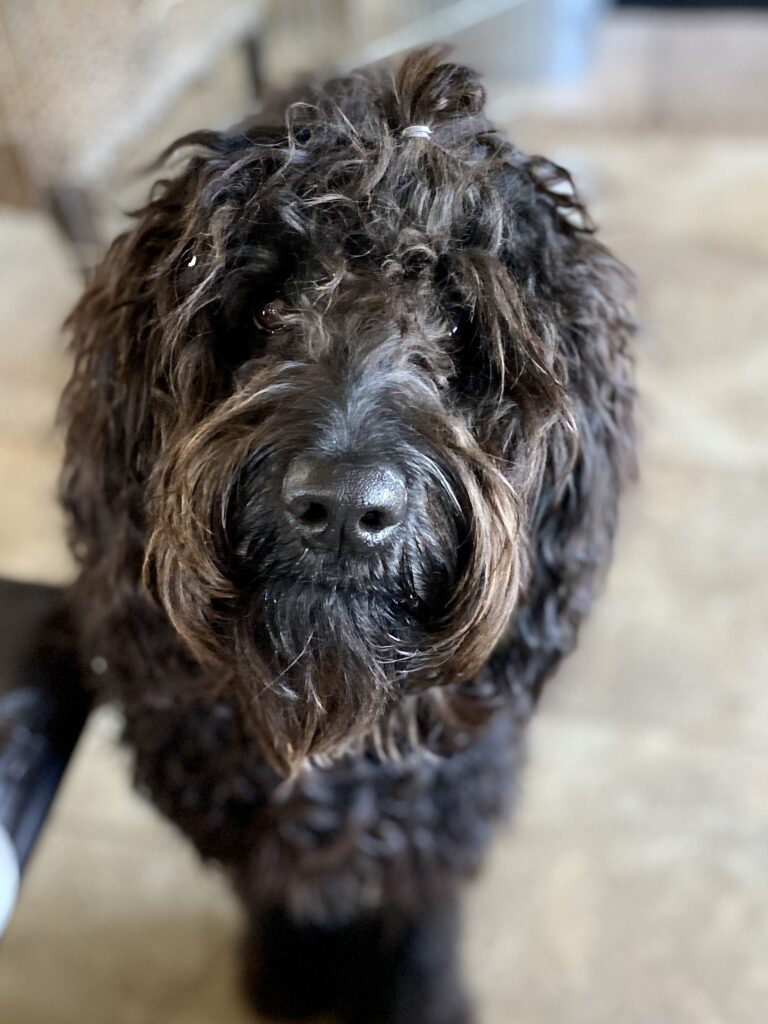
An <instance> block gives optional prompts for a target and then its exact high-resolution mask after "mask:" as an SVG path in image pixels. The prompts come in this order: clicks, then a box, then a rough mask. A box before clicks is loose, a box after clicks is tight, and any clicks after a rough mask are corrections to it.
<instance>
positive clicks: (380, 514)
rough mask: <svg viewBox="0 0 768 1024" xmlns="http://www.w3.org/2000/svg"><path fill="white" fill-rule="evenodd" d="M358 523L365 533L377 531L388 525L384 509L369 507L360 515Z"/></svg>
mask: <svg viewBox="0 0 768 1024" xmlns="http://www.w3.org/2000/svg"><path fill="white" fill-rule="evenodd" d="M359 524H360V526H361V527H362V528H363V530H364V531H365V532H366V533H379V532H380V531H381V530H383V529H385V527H387V526H388V525H389V521H388V517H387V513H386V512H385V511H384V509H381V508H369V509H366V511H365V512H364V513H363V514H362V515H361V516H360V519H359Z"/></svg>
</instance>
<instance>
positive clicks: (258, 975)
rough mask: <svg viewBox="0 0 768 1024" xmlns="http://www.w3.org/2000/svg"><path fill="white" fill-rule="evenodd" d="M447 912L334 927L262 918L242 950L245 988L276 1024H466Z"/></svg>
mask: <svg viewBox="0 0 768 1024" xmlns="http://www.w3.org/2000/svg"><path fill="white" fill-rule="evenodd" d="M457 938H458V929H457V914H456V909H455V907H453V906H449V907H440V908H437V909H433V910H432V911H431V912H430V913H428V914H424V915H422V916H421V917H414V918H409V917H406V916H404V915H402V914H395V913H385V914H381V915H376V916H370V917H366V918H364V919H360V920H358V921H355V922H353V923H351V924H348V925H344V926H337V927H332V926H329V927H324V926H322V925H317V924H312V925H300V924H297V923H296V922H295V921H293V920H292V919H291V918H290V917H289V915H288V914H287V913H286V912H285V911H283V910H282V909H273V910H270V911H268V912H266V913H263V914H261V915H260V916H259V918H257V919H256V920H255V921H254V922H253V923H252V927H251V932H250V934H249V938H248V941H247V944H246V965H245V967H246V976H245V981H246V988H247V992H248V995H249V996H250V998H251V1000H252V1001H253V1003H254V1004H255V1006H256V1007H257V1009H258V1010H259V1011H260V1012H261V1013H263V1014H265V1015H268V1016H270V1017H273V1018H275V1019H277V1020H306V1019H310V1018H312V1017H315V1016H317V1015H320V1014H330V1015H333V1016H334V1017H335V1019H337V1020H339V1021H340V1022H341V1024H470V1020H471V1013H470V1010H469V1003H468V1000H467V998H466V996H465V994H464V992H463V990H462V988H461V984H460V981H459V980H458V967H457V963H456V943H457Z"/></svg>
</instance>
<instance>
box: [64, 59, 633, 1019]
mask: <svg viewBox="0 0 768 1024" xmlns="http://www.w3.org/2000/svg"><path fill="white" fill-rule="evenodd" d="M483 105H484V93H483V90H482V88H481V86H480V84H479V82H478V79H477V76H476V75H475V74H474V73H473V72H472V71H470V70H468V69H467V68H464V67H460V66H458V65H456V64H452V63H446V62H443V58H442V57H441V55H440V54H439V53H436V52H434V51H423V52H419V53H416V54H413V55H411V56H410V57H409V58H407V59H406V60H405V62H404V63H403V64H402V65H401V66H400V67H399V69H398V70H397V71H396V72H394V73H393V72H392V71H390V70H388V69H387V68H374V69H370V70H366V71H363V72H358V73H355V74H353V75H350V76H348V77H346V78H341V79H338V80H336V81H332V82H330V83H328V84H327V85H325V86H324V87H322V88H317V89H308V90H307V91H306V93H305V94H304V95H303V96H301V97H300V98H299V99H297V100H295V101H293V102H290V103H288V104H287V105H286V106H284V108H283V109H282V110H281V111H279V112H278V113H276V114H275V115H274V120H270V118H268V117H267V118H261V119H260V122H259V123H256V122H249V123H247V124H246V125H244V126H241V127H239V128H238V129H237V130H233V131H231V132H225V133H217V132H198V133H195V134H193V135H190V136H187V137H185V138H183V139H181V140H179V142H177V143H176V144H175V145H174V146H173V147H171V150H170V151H169V152H168V153H167V154H166V155H165V159H166V160H175V161H176V164H177V166H176V169H175V171H174V172H171V173H170V174H169V176H168V177H167V178H166V179H164V180H161V181H159V182H158V183H157V184H156V185H155V186H154V189H153V191H152V193H151V196H150V200H149V202H148V204H147V205H146V206H145V208H144V209H142V210H141V211H139V212H138V214H137V215H136V220H135V224H134V226H133V228H132V229H131V230H130V231H128V232H127V233H126V234H123V235H121V236H120V237H119V238H118V239H117V240H116V241H115V242H114V244H113V245H112V247H111V249H110V251H109V253H108V255H107V257H106V259H105V260H104V262H103V264H102V265H101V266H100V267H99V268H98V270H97V271H96V273H95V276H94V278H93V280H92V281H91V283H90V285H89V287H88V289H87V290H86V292H85V294H84V296H83V298H82V299H81V301H80V303H79V305H78V306H77V308H76V309H75V311H74V313H73V314H72V316H71V319H70V321H69V329H70V331H71V335H72V348H73V353H74V370H73V373H72V377H71V380H70V382H69V384H68V386H67V389H66V391H65V394H64V397H63V403H62V412H63V418H64V421H65V423H66V428H67V433H66V459H65V465H64V471H63V478H62V493H63V501H64V505H65V508H66V510H67V513H68V516H69V522H70V530H71V541H72V546H73V550H74V552H75V555H76V557H77V559H78V561H79V565H80V576H79V579H78V582H77V584H76V586H75V600H76V606H77V608H78V612H79V621H80V626H81V631H82V642H83V645H84V650H85V652H86V657H87V658H88V659H93V658H96V657H98V659H99V660H98V662H92V663H93V664H97V665H98V667H99V669H104V670H105V671H104V672H103V674H102V675H100V676H99V679H98V682H99V685H100V686H101V688H102V690H103V692H104V693H105V694H106V695H108V696H110V697H112V698H115V699H117V700H118V701H119V702H120V704H121V706H122V708H123V711H124V714H125V731H126V737H127V739H128V741H129V742H130V744H131V745H132V746H133V748H134V750H135V754H136V779H137V782H138V785H139V786H140V787H141V788H142V789H143V790H144V791H146V792H147V793H149V794H150V795H151V797H152V798H153V799H154V800H155V802H156V803H157V804H158V805H159V806H160V808H161V809H162V810H163V811H164V812H165V813H166V814H167V815H169V817H170V818H171V819H173V820H174V821H175V822H176V823H177V824H178V826H179V827H180V828H181V829H182V830H183V831H184V832H185V833H186V834H187V835H188V836H189V837H191V839H192V840H193V842H194V843H195V844H196V846H197V848H198V849H199V851H200V852H201V854H202V855H203V856H205V857H209V858H213V859H215V860H217V861H219V862H221V863H222V864H224V865H226V866H227V867H228V868H229V870H230V871H231V874H232V877H233V879H234V882H235V885H236V887H237V889H238V891H239V892H240V893H241V894H242V897H243V900H244V903H245V906H246V908H247V912H248V915H249V921H250V929H249V937H248V941H247V943H246V964H247V979H248V985H249V988H250V991H251V994H252V995H253V997H254V999H255V1000H256V1003H257V1005H258V1006H259V1007H260V1008H261V1009H262V1010H264V1011H266V1012H268V1013H270V1014H275V1015H279V1016H283V1017H287V1018H301V1017H306V1016H311V1015H312V1014H316V1013H332V1014H335V1015H336V1016H337V1017H338V1019H340V1020H341V1021H343V1022H344V1024H354V1022H359V1024H362V1022H363V1021H365V1022H368V1024H371V1022H376V1021H380V1022H382V1024H384V1022H386V1024H396V1022H399V1024H460V1022H465V1021H468V1020H469V1019H470V1010H469V1008H468V1004H467V1001H466V998H465V996H464V995H463V991H462V988H461V985H460V982H459V981H458V980H457V972H456V967H455V955H456V933H457V928H456V900H457V892H458V889H459V887H460V886H459V883H460V881H461V880H462V879H463V878H465V877H466V876H468V875H470V874H471V873H472V872H473V871H474V870H475V869H476V868H477V866H478V864H479V861H480V859H481V856H482V853H483V851H484V849H485V847H486V845H487V842H488V839H489V835H490V830H491V826H492V824H493V822H494V820H495V819H496V818H497V817H498V815H499V814H500V813H501V812H502V811H503V809H504V807H505V806H506V805H507V803H508V799H509V795H510V793H511V791H512V789H513V785H514V780H515V777H516V775H517V769H518V765H519V762H520V760H521V747H522V738H523V733H524V727H525V724H526V722H527V720H528V718H529V716H530V714H531V712H532V710H533V708H534V706H535V704H536V700H537V698H538V696H539V693H540V691H541V688H542V686H543V684H544V682H545V680H546V679H547V678H548V677H549V676H550V674H551V673H552V671H553V670H554V669H555V668H556V666H557V665H558V663H559V662H560V660H561V658H562V657H563V656H564V655H565V654H567V653H568V652H569V651H570V650H571V649H572V648H573V646H574V644H575V641H576V637H577V632H578V629H579V626H580V623H581V622H582V620H583V618H584V616H585V615H586V613H587V612H588V610H589V607H590V604H591V602H592V599H593V595H594V592H595V589H596V585H597V583H598V582H599V580H600V577H601V573H602V571H603V570H604V568H605V566H606V564H607V562H608V560H609V557H610V552H611V546H612V539H613V534H614V528H615V525H616V515H617V500H618V497H619V492H620V490H621V488H622V485H623V483H624V482H625V480H626V479H627V478H628V476H629V475H630V473H631V471H632V466H633V449H634V444H633V429H632V407H633V399H634V386H633V370H632V357H631V351H630V348H631V341H632V335H633V323H632V319H631V317H630V315H629V313H628V312H627V309H626V301H627V297H628V292H629V286H628V275H627V273H626V271H625V270H624V268H623V267H622V266H621V264H619V263H618V262H617V261H616V260H615V259H614V258H613V257H612V256H611V255H610V253H609V252H608V251H607V250H606V249H605V248H604V247H603V246H602V245H601V244H600V243H599V242H598V241H597V240H596V239H595V237H594V229H593V226H592V224H591V223H590V220H589V218H588V216H587V213H586V210H585V209H584V206H583V205H582V203H581V202H580V200H579V199H578V198H577V196H576V194H575V192H574V191H573V188H572V187H571V183H570V178H569V176H568V174H567V173H566V172H565V171H564V170H562V169H561V168H560V167H557V166H556V165H554V164H553V163H551V162H549V161H547V160H545V159H542V158H540V157H531V156H526V155H525V154H523V153H521V152H520V151H519V150H518V149H516V148H515V147H514V146H513V145H512V144H511V143H510V142H508V141H507V140H506V139H505V138H503V137H502V135H500V134H499V133H498V132H497V131H496V130H495V129H494V127H493V126H492V125H491V124H490V123H489V122H488V120H487V119H486V117H485V115H484V113H483ZM297 467H298V468H297ZM307 467H309V468H307ZM350 467H351V468H350ZM355 473H356V474H357V477H354V480H363V484H361V485H360V486H361V487H363V489H364V490H365V488H368V490H367V491H366V492H365V493H366V494H369V493H370V494H375V500H374V498H369V500H368V505H367V506H364V507H363V506H361V507H357V506H355V508H357V511H356V512H355V516H356V517H358V518H356V519H355V520H354V521H353V520H342V519H339V520H338V522H340V523H342V526H340V527H339V528H338V530H337V531H336V533H334V532H333V530H332V529H331V526H332V525H333V524H334V523H336V522H337V520H336V519H334V520H333V523H332V521H331V519H332V514H333V515H335V514H336V506H335V505H333V502H336V501H337V499H338V501H342V500H344V501H347V502H349V501H352V499H350V498H349V493H351V492H349V487H352V489H353V490H354V488H355V487H358V484H356V483H354V480H353V482H352V483H351V484H350V480H352V476H351V475H350V474H352V475H354V474H355ZM302 474H304V475H303V476H302ZM307 474H309V477H312V474H315V476H314V477H312V480H314V482H315V484H317V480H320V479H321V477H322V480H326V481H327V480H331V481H332V487H331V491H332V493H331V492H329V491H328V489H327V487H326V490H325V491H322V494H321V497H322V495H325V496H324V497H322V500H314V499H313V497H312V494H310V493H309V491H302V490H301V489H300V488H299V490H298V491H296V490H295V488H294V490H291V487H292V486H293V485H292V484H291V485H290V486H289V484H288V481H289V480H290V481H293V480H294V479H299V478H301V480H304V479H305V478H307ZM318 474H320V476H318ZM322 474H325V476H322ZM329 474H330V475H329ZM334 474H335V475H334ZM339 474H342V475H343V480H344V487H346V488H347V491H346V492H344V493H345V494H347V497H346V498H343V499H342V498H339V494H340V493H341V491H339V490H338V487H337V483H338V480H339V479H341V477H340V476H339ZM361 474H362V476H361ZM376 474H378V475H376ZM333 481H337V483H333ZM382 481H384V482H383V483H382ZM339 486H340V485H339ZM333 488H337V489H336V490H333ZM371 488H373V490H371ZM286 489H287V490H286ZM310 490H311V488H310ZM342 490H343V488H342ZM358 491H359V487H358ZM358 491H355V492H354V493H355V495H358ZM289 492H290V493H289ZM329 493H330V495H331V496H330V497H328V494H329ZM360 493H362V492H360ZM295 494H298V498H296V497H295ZM307 495H309V497H307ZM380 495H383V498H382V499H381V500H382V501H383V502H384V506H382V507H381V508H380V507H378V506H377V504H376V503H377V501H379V496H380ZM393 495H394V497H393ZM358 497H359V495H358ZM358 497H356V498H355V499H354V500H355V501H357V500H358ZM360 500H362V499H360ZM297 501H298V503H299V504H296V502H297ZM302 502H303V504H302ZM324 502H325V504H324ZM387 502H388V503H389V504H387ZM371 503H373V504H372V505H371ZM369 506H370V507H369ZM344 508H345V510H347V511H348V507H347V506H344ZM361 508H362V509H363V510H362V511H361ZM339 514H341V513H339ZM345 514H346V513H345ZM345 523H346V524H347V526H345V525H344V524H345ZM348 523H352V526H351V527H350V526H348ZM353 528H354V530H355V531H357V532H356V533H352V532H350V531H351V530H352V529H353ZM334 529H335V527H334ZM345 529H347V532H346V533H344V530H345ZM329 538H331V539H332V541H333V543H331V542H330V541H329ZM353 540H354V543H353V542H352V541H353Z"/></svg>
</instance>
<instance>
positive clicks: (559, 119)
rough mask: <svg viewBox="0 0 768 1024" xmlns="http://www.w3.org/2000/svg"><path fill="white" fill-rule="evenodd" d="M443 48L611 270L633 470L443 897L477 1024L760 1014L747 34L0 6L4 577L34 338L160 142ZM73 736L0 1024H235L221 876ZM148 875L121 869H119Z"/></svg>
mask: <svg viewBox="0 0 768 1024" xmlns="http://www.w3.org/2000/svg"><path fill="white" fill-rule="evenodd" d="M432 41H447V42H449V43H452V44H453V45H454V47H455V53H456V56H457V57H458V58H460V59H464V60H467V61H468V62H470V63H473V64H474V65H475V66H477V67H478V68H479V69H480V70H482V71H484V72H485V74H486V79H487V85H488V92H489V102H490V109H491V112H492V114H493V116H494V117H495V118H496V120H497V122H498V124H499V125H500V126H501V127H502V128H504V130H505V131H507V132H508V133H509V134H510V135H511V137H512V138H513V139H514V140H515V141H516V142H517V143H518V144H519V145H520V146H521V147H523V148H526V149H529V150H536V151H540V152H543V153H545V154H546V155H548V156H550V157H553V158H554V159H555V160H557V161H558V162H561V163H563V164H565V165H566V166H568V167H569V168H571V170H572V171H573V173H574V176H575V179H576V182H577V185H578V186H579V187H580V189H581V190H582V192H583V193H584V194H585V196H586V198H587V200H588V202H589V203H590V205H591V207H592V210H593V212H594V214H595V216H596V219H597V221H598V223H599V225H600V226H601V231H602V237H603V238H604V239H605V240H606V241H607V242H608V244H609V245H611V246H612V247H613V248H614V249H615V250H616V252H617V253H618V254H619V255H620V256H621V257H622V258H623V259H624V260H625V261H626V262H627V263H628V264H629V265H630V266H631V267H632V268H633V270H634V271H635V272H636V275H637V278H638V290H639V299H638V305H639V312H640V316H641V320H642V323H643V338H642V344H641V353H640V366H639V377H640V386H641V389H642V404H641V417H640V418H641V432H642V457H641V464H642V475H641V480H640V482H639V484H638V485H637V486H636V487H635V488H634V490H633V492H632V493H631V494H630V496H629V498H628V500H627V502H626V505H625V514H624V520H623V525H622V531H621V534H620V538H619V543H618V547H617V555H616V562H615V566H614V568H613V571H612V573H611V576H610V579H609V581H608V585H607V592H606V594H605V595H604V598H603V600H602V601H601V602H600V603H599V604H598V607H597V609H596V612H595V614H594V616H593V618H592V619H591V621H590V622H589V624H588V625H587V627H586V629H585V630H584V633H583V638H582V643H581V645H580V648H579V651H578V652H577V654H576V655H575V656H574V657H573V658H572V659H570V661H569V662H568V663H567V665H566V666H565V667H564V669H563V671H562V672H561V673H560V675H559V677H558V678H557V680H556V681H555V682H554V683H552V684H551V685H550V688H549V690H548V692H547V694H546V696H545V699H544V702H543V706H542V708H541V711H540V713H539V715H538V717H537V719H536V722H535V724H534V727H533V729H532V732H531V758H530V765H529V771H528V774H527V780H526V784H525V787H524V794H523V800H522V805H521V808H520V812H519V814H518V815H517V817H516V820H515V821H514V823H512V824H510V825H508V826H506V827H505V828H503V829H501V830H500V835H499V840H498V841H497V843H496V846H495V847H494V850H493V854H492V856H491V858H490V862H489V864H488V868H487V870H486V871H485V873H484V874H483V876H482V877H481V879H480V880H479V881H478V882H477V883H476V884H475V885H474V886H473V888H472V890H471V893H470V897H469V901H468V905H467V914H466V917H467V932H466V961H467V966H468V973H469V977H470V980H471V986H472V989H473V990H474V992H475V993H476V996H477V999H478V1002H479V1024H510V1022H512V1021H514V1022H515V1024H615V1022H616V1021H621V1022H622V1024H764V1022H765V1020H766V1019H767V1014H768V1009H767V1008H768V643H767V641H766V624H767V615H766V613H767V612H768V585H767V583H766V565H767V563H768V522H767V521H766V510H767V509H768V427H767V426H766V397H767V396H768V338H767V337H766V335H767V334H768V11H766V9H765V5H764V4H761V3H759V2H758V3H752V4H748V3H742V4H739V5H736V4H724V5H721V6H706V7H704V6H702V5H700V4H697V3H695V2H693V0H687V2H681V3H680V4H674V3H659V4H654V3H653V2H651V3H648V4H645V3H643V4H637V5H633V4H629V3H627V4H621V5H620V6H611V5H608V4H605V3H600V2H599V0H506V2H505V0H386V2H385V0H280V2H278V0H274V2H272V3H270V2H267V0H263V2H259V0H217V2H216V3H215V4H212V3H209V2H206V0H100V2H98V3H96V2H93V0H92V2H88V0H0V576H5V577H11V578H15V579H22V580H33V581H38V582H49V583H64V582H66V581H67V580H68V579H69V578H70V576H71V571H72V570H71V564H70V561H69V558H68V556H67V553H66V551H65V547H64V543H63V529H62V522H61V518H60V516H59V513H58V511H57V508H56V504H55V499H54V491H55V478H56V472H57V466H58V462H59V458H60V443H59V439H58V437H57V435H56V432H55V430H54V428H53V419H54V411H55V405H56V399H57V395H58V392H59V390H60V387H61V384H62V381H63V379H64V377H65V374H66V356H65V353H64V350H63V345H62V341H61V336H60V324H61V321H62V320H63V318H64V317H65V315H66V313H67V311H68V309H69V308H70V307H71V305H72V304H73V302H74V301H75V299H76V297H77V295H78V292H79V290H80V288H81V285H82V275H83V272H84V271H86V270H87V268H88V267H89V266H92V265H93V263H94V261H95V260H96V259H97V258H98V255H99V253H100V252H102V251H103V247H104V245H105V244H106V243H107V242H108V241H109V239H110V238H111V237H112V236H113V235H114V233H115V232H116V231H117V230H118V229H119V227H120V226H121V224H122V223H124V213H123V211H124V210H126V209H129V208H130V207H131V206H133V205H135V204H136V202H138V201H139V200H140V199H141V196H142V194H143V193H144V192H145V191H146V188H147V182H146V181H143V180H141V179H140V178H139V177H138V176H137V169H139V168H140V167H141V166H142V165H143V164H145V163H146V162H147V161H148V160H149V159H150V158H151V157H152V156H153V155H155V154H156V153H157V152H158V151H159V150H160V149H161V148H162V146H164V145H165V144H166V143H167V142H169V141H170V140H171V139H173V138H175V137H176V136H178V135H179V134H181V133H183V132H185V131H187V130H190V129H192V128H198V127H223V126H226V125H227V124H229V123H231V122H234V121H236V120H238V119H239V118H241V117H242V116H244V115H245V114H247V113H249V112H251V111H253V110H255V109H256V108H257V107H258V105H259V103H260V101H261V97H263V95H264V92H265V90H266V89H268V88H271V87H273V86H279V85H282V84H285V83H286V82H288V81H290V80H291V79H292V78H293V77H294V76H295V75H296V74H299V73H301V72H302V71H306V70H308V69H318V68H321V69H322V68H325V69H329V70H332V69H347V68H350V67H352V66H354V65H357V64H360V63H363V62H366V61H369V60H375V59H379V58H382V57H386V56H389V55H392V54H396V53H398V52H399V51H402V50H405V49H408V48H410V47H412V46H417V45H421V44H424V43H428V42H432ZM118 731H119V722H118V721H117V719H116V715H115V714H114V712H112V711H110V710H108V709H103V710H100V711H99V712H98V713H97V714H95V715H94V716H92V718H91V720H90V723H89V725H88V727H87V729H86V733H85V735H84V737H83V739H82V741H81V743H80V746H79V748H78V751H77V753H76V756H75V759H74V762H73V764H72V765H71V768H70V771H69V773H68V776H67V778H66V781H65V784H64V787H63V790H62V791H61V793H60V796H59V799H58V800H57V802H56V804H55V806H54V810H53V813H52V815H51V817H50V819H49V823H48V827H47V829H46V831H45V833H44V835H43V839H42V841H41V842H40V844H39V845H38V847H37V850H36V853H35V855H34V857H33V860H32V862H31V866H30V868H29V870H28V872H27V874H26V877H25V880H24V886H23V889H22V894H21V899H20V902H19V906H18V910H17V913H16V916H15V918H14V920H13V922H12V924H11V926H10V928H9V931H8V933H7V935H6V937H5V939H4V941H3V945H2V948H0V1020H1V1021H3V1022H7V1024H52V1022H53V1024H83V1022H84V1021H86V1022H88V1024H102V1022H104V1024H107V1022H109V1024H155V1022H158V1024H159V1022H162V1024H210V1022H211V1021H213V1020H216V1021H217V1022H219V1024H241V1022H242V1024H245V1022H246V1021H247V1020H249V1019H252V1018H250V1017H249V1016H248V1013H247V1011H246V1008H245V1007H244V1005H243V1004H242V1003H241V1002H240V999H239V995H238V992H237V959H236V954H237V941H238V934H239V918H238V911H237V907H236V905H235V902H234V900H233V899H232V898H231V896H230V895H229V892H228V889H227V886H226V884H225V882H224V880H223V879H222V878H221V877H220V876H219V875H218V874H217V872H216V871H212V870H204V869H203V868H202V867H201V866H200V865H199V864H198V862H197V861H196V859H195V857H194V855H193V854H192V852H191V850H190V849H189V848H188V846H187V845H186V843H185V842H184V841H183V840H181V839H180V838H178V837H177V835H176V834H175V833H174V832H173V830H172V829H171V828H170V826H168V825H167V824H166V823H165V822H163V821H161V820H160V819H159V817H158V816H157V815H156V814H155V812H154V811H153V810H152V809H151V808H150V807H149V806H147V805H146V804H145V803H144V802H142V801H141V800H140V799H139V798H138V797H136V796H134V795H133V794H132V793H131V790H130V786H129V781H128V779H129V763H128V757H127V755H126V754H125V753H124V752H122V751H120V750H119V749H118V748H116V747H115V745H114V743H113V741H114V738H115V737H116V735H117V734H118ZM148 851H151V853H152V856H151V858H148V856H147V853H148Z"/></svg>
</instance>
